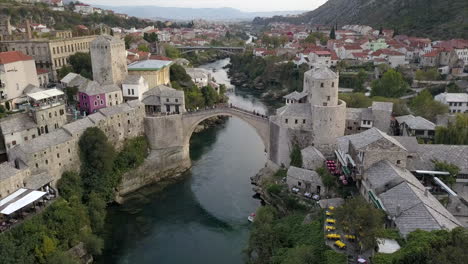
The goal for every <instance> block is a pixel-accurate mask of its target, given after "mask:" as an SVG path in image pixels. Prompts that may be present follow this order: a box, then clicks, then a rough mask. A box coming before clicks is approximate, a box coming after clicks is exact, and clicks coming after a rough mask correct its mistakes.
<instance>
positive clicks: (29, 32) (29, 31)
mask: <svg viewBox="0 0 468 264" xmlns="http://www.w3.org/2000/svg"><path fill="white" fill-rule="evenodd" d="M26 38H27V39H28V40H30V39H32V32H31V23H30V22H29V19H27V20H26Z"/></svg>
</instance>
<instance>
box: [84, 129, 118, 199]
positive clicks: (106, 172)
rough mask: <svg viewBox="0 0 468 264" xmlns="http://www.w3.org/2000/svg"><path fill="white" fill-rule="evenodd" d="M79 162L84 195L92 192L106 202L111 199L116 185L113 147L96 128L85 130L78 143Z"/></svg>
mask: <svg viewBox="0 0 468 264" xmlns="http://www.w3.org/2000/svg"><path fill="white" fill-rule="evenodd" d="M78 145H79V148H80V160H81V178H82V179H83V185H84V189H85V191H86V192H88V193H86V194H89V192H91V190H94V191H95V192H97V193H98V194H99V195H102V197H103V198H104V199H105V200H106V201H110V200H111V199H113V195H114V191H115V187H117V185H118V180H119V179H117V178H116V176H117V175H115V174H114V173H113V165H114V159H115V150H114V147H113V146H112V145H111V144H110V143H109V142H108V141H107V136H106V135H105V134H104V132H102V130H100V129H99V128H97V127H91V128H87V129H86V130H85V132H84V133H83V135H82V136H81V137H80V140H79V142H78Z"/></svg>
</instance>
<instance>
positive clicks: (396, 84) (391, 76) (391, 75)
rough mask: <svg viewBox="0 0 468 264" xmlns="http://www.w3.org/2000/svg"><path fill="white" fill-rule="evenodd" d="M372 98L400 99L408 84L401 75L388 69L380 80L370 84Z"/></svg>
mask: <svg viewBox="0 0 468 264" xmlns="http://www.w3.org/2000/svg"><path fill="white" fill-rule="evenodd" d="M371 86H372V91H371V95H372V96H383V97H392V98H395V97H400V96H403V95H404V94H405V93H406V91H407V90H408V89H409V86H408V84H407V83H406V81H405V79H403V76H402V75H401V73H399V72H397V71H395V70H393V69H390V70H388V71H387V72H385V73H384V74H383V76H382V78H381V79H379V80H375V81H373V82H372V85H371Z"/></svg>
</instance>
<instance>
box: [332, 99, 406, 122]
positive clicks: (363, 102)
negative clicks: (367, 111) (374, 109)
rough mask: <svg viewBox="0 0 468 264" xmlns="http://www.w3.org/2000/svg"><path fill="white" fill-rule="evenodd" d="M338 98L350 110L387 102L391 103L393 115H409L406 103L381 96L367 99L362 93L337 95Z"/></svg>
mask: <svg viewBox="0 0 468 264" xmlns="http://www.w3.org/2000/svg"><path fill="white" fill-rule="evenodd" d="M338 97H339V98H340V99H341V100H343V101H345V102H346V106H347V107H352V108H367V107H370V106H371V105H372V102H389V103H393V114H394V115H395V116H402V115H407V114H409V111H408V107H407V106H406V102H405V101H404V100H402V99H398V98H386V97H382V96H375V97H367V96H365V95H364V94H363V93H349V94H344V93H342V94H339V95H338Z"/></svg>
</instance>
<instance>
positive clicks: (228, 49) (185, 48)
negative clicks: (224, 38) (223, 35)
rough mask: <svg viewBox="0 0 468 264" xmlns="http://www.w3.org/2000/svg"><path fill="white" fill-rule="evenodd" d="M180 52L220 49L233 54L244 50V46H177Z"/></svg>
mask: <svg viewBox="0 0 468 264" xmlns="http://www.w3.org/2000/svg"><path fill="white" fill-rule="evenodd" d="M177 48H178V49H179V50H180V51H181V53H188V52H193V51H198V50H218V51H222V52H225V53H229V54H234V53H242V52H244V51H245V48H244V47H228V46H223V47H217V46H183V47H177Z"/></svg>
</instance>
